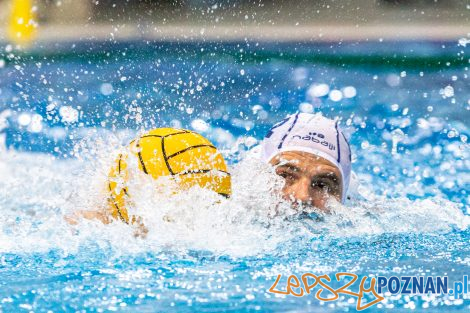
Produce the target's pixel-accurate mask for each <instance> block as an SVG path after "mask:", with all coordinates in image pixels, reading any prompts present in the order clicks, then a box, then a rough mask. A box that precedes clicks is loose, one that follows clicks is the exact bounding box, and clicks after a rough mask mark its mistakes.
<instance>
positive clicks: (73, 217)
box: [64, 210, 148, 238]
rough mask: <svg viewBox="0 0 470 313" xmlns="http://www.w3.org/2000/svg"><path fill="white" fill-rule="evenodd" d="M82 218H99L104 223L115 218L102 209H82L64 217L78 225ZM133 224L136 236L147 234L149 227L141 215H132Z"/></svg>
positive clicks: (68, 221) (72, 223)
mask: <svg viewBox="0 0 470 313" xmlns="http://www.w3.org/2000/svg"><path fill="white" fill-rule="evenodd" d="M80 218H85V219H87V220H99V221H100V222H102V223H103V224H109V223H111V222H112V221H113V220H114V218H113V217H112V215H111V214H110V212H109V211H107V210H101V211H92V210H81V211H77V212H74V213H73V214H70V215H66V216H65V217H64V219H65V220H66V221H67V223H69V224H70V225H77V224H78V222H79V219H80ZM131 224H132V225H133V226H135V233H134V236H135V237H142V238H145V237H146V236H147V233H148V229H147V227H146V226H145V225H144V223H143V222H142V218H141V217H136V216H132V222H131Z"/></svg>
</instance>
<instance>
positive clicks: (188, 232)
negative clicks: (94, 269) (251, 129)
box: [0, 140, 470, 257]
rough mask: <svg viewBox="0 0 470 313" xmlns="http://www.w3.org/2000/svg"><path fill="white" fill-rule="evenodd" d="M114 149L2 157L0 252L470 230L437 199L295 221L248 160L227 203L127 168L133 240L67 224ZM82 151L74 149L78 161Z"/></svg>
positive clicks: (229, 246) (265, 247) (265, 175)
mask: <svg viewBox="0 0 470 313" xmlns="http://www.w3.org/2000/svg"><path fill="white" fill-rule="evenodd" d="M115 143H116V144H112V145H109V141H107V144H106V145H104V144H103V145H102V146H103V147H105V146H106V148H100V147H98V148H97V144H96V143H94V147H95V148H94V151H93V152H91V150H89V149H88V150H87V153H89V155H88V156H84V155H82V156H81V157H79V158H78V159H68V160H58V159H55V158H53V157H51V156H48V155H40V154H30V153H17V152H12V151H6V152H3V153H2V155H1V157H0V171H1V172H2V173H4V175H3V179H2V180H1V181H0V194H1V197H0V210H1V212H2V216H3V219H2V221H1V222H0V243H1V244H0V252H3V253H6V252H11V253H29V252H44V251H48V250H54V249H58V250H60V251H62V253H64V254H65V255H66V254H69V253H76V252H77V251H78V250H79V249H80V248H81V247H83V246H87V245H95V246H97V247H99V248H102V249H111V250H112V251H113V253H114V254H132V253H141V252H148V251H151V252H161V251H170V252H174V253H183V254H185V253H188V251H191V250H199V251H208V252H210V253H213V254H215V255H230V256H234V257H241V256H249V255H259V254H264V253H276V251H277V249H279V247H280V246H285V244H286V243H288V242H289V241H292V240H297V241H298V240H306V242H308V241H312V240H313V241H315V240H316V238H320V237H321V238H323V239H324V238H325V236H326V237H331V238H334V237H338V236H341V237H344V236H361V235H380V234H383V233H400V232H404V233H408V232H417V233H423V232H424V233H427V232H430V233H433V232H449V231H452V230H453V229H461V230H462V229H466V228H468V227H469V225H470V217H468V216H466V215H464V214H463V213H462V211H461V209H460V208H459V206H458V205H457V204H456V203H453V202H450V201H447V200H445V199H439V198H428V199H418V200H410V199H407V198H395V199H390V198H386V197H382V196H376V195H371V194H369V195H367V198H363V197H359V198H357V199H353V200H352V201H350V202H349V203H347V204H346V206H343V205H341V204H339V203H332V204H331V209H332V214H328V215H325V214H321V213H319V214H318V215H317V217H318V218H316V219H309V218H303V219H300V218H296V215H295V210H294V209H292V208H291V207H290V206H289V205H288V204H287V203H285V202H284V201H283V200H282V199H281V197H280V196H279V192H278V191H279V190H280V188H281V187H282V180H281V179H280V178H279V177H278V176H276V175H275V174H274V171H273V169H272V168H270V167H269V166H267V165H265V164H263V163H261V162H259V161H258V160H256V159H246V160H243V161H241V162H239V163H237V164H235V165H233V166H232V167H231V169H230V170H231V172H232V179H233V181H232V183H233V195H232V197H231V198H229V199H226V198H223V197H221V196H219V195H217V194H215V193H213V192H211V191H207V190H203V189H201V188H196V187H194V188H192V189H190V190H188V191H187V192H182V193H177V194H175V193H174V192H172V189H171V188H166V187H164V188H162V186H170V185H171V183H170V182H168V181H165V179H163V180H159V181H153V180H152V179H150V178H149V176H147V175H144V174H142V173H140V172H139V171H138V170H137V169H136V168H137V167H136V165H132V162H131V165H130V167H131V169H132V167H133V166H134V171H135V175H134V176H135V177H134V179H132V181H130V182H129V191H130V194H131V195H132V199H133V201H134V206H133V207H132V208H130V213H132V214H136V215H138V216H141V217H142V218H143V220H144V223H145V225H146V227H147V228H148V230H149V232H148V234H147V236H146V238H135V237H134V232H135V230H134V229H133V228H132V227H129V226H128V225H125V224H124V223H121V222H117V221H116V222H113V223H111V224H109V225H104V224H102V223H100V222H99V221H97V220H81V221H80V223H79V224H78V225H75V226H71V225H69V224H68V223H67V222H65V220H64V216H65V215H67V214H70V213H73V212H76V211H79V210H99V209H102V208H103V207H104V206H105V205H106V200H105V199H106V188H105V186H106V184H105V182H106V174H107V171H108V169H109V166H110V164H111V163H112V162H113V157H112V156H113V155H115V148H116V146H118V144H117V143H118V140H116V141H115ZM98 146H99V145H98ZM85 150H86V149H82V150H80V149H79V151H77V155H80V153H79V152H80V151H82V152H83V151H85ZM90 155H93V157H90ZM166 183H168V184H166ZM364 188H365V189H367V186H362V189H364Z"/></svg>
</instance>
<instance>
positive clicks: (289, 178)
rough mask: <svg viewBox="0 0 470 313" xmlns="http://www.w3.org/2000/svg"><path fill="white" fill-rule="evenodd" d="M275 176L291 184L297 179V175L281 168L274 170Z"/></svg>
mask: <svg viewBox="0 0 470 313" xmlns="http://www.w3.org/2000/svg"><path fill="white" fill-rule="evenodd" d="M276 174H277V175H279V176H281V177H282V178H284V179H285V180H286V182H292V181H294V180H296V178H297V175H296V174H295V173H294V172H292V171H290V170H286V169H281V168H278V169H277V170H276Z"/></svg>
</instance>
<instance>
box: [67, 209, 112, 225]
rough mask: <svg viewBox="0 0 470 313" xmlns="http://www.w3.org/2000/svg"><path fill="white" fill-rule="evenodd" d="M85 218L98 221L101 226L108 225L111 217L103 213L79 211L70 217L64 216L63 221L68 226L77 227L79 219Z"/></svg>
mask: <svg viewBox="0 0 470 313" xmlns="http://www.w3.org/2000/svg"><path fill="white" fill-rule="evenodd" d="M81 218H85V219H87V220H95V219H96V220H99V221H100V222H102V223H103V224H109V223H111V215H110V214H109V213H108V212H107V211H105V210H101V211H93V210H81V211H77V212H74V213H72V214H70V215H66V216H65V217H64V219H65V220H66V221H67V223H69V224H70V225H77V224H78V221H79V219H81Z"/></svg>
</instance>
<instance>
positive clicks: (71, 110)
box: [0, 42, 470, 312]
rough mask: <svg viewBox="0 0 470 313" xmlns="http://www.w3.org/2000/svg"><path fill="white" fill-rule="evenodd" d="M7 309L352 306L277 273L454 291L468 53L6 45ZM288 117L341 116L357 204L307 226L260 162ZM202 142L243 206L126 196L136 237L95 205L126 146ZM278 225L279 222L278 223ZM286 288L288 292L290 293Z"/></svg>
mask: <svg viewBox="0 0 470 313" xmlns="http://www.w3.org/2000/svg"><path fill="white" fill-rule="evenodd" d="M0 49H1V52H0V173H1V174H0V176H1V179H0V211H1V216H2V218H1V219H0V275H1V278H2V279H1V280H0V311H1V310H3V311H5V312H16V311H20V310H24V311H36V312H47V311H49V310H50V311H78V310H87V311H98V312H101V311H108V310H113V311H143V312H155V311H157V312H169V311H175V312H176V311H177V312H189V311H199V312H218V311H278V312H308V311H311V312H319V311H338V312H342V311H351V310H354V309H355V306H356V304H355V300H354V299H353V298H352V297H349V296H344V295H343V296H340V299H339V300H337V301H334V302H322V301H319V300H317V299H315V298H314V296H313V295H312V294H311V295H306V296H304V297H299V298H298V297H293V296H283V295H274V294H272V293H269V292H268V289H269V288H270V287H271V285H272V284H273V283H274V281H275V279H276V277H277V275H278V274H282V275H283V277H286V276H287V275H290V274H297V275H298V276H300V275H302V274H303V273H306V272H311V273H316V274H318V275H321V274H330V275H331V277H333V275H334V274H335V273H337V272H352V273H356V274H358V275H382V276H393V275H396V276H404V275H407V276H415V275H435V276H449V281H450V282H453V281H455V280H461V279H462V276H463V275H468V274H469V269H470V248H469V244H468V243H469V241H470V217H469V214H470V212H469V209H468V205H469V202H470V196H469V194H468V190H470V171H469V169H470V159H469V155H470V151H469V147H468V136H469V133H470V131H469V121H470V87H469V86H470V84H469V78H468V74H469V71H468V66H469V62H468V60H469V58H468V53H469V51H468V49H469V48H468V47H464V46H459V44H458V42H447V43H421V42H419V43H415V42H402V43H342V44H316V45H314V44H283V45H271V44H261V43H247V42H244V43H239V44H212V43H204V44H202V43H191V44H175V43H148V44H145V43H132V42H131V43H119V44H108V43H106V44H105V43H98V42H96V43H88V44H85V43H83V44H61V45H52V44H50V45H46V46H43V47H37V48H35V49H33V50H32V51H30V52H28V53H24V52H22V53H19V52H17V51H14V49H13V48H12V47H11V46H6V45H0ZM297 110H301V111H304V112H318V111H321V112H323V114H324V115H326V116H328V117H331V118H339V119H340V125H341V126H342V127H343V129H344V130H345V132H346V133H347V134H348V136H349V137H350V138H351V139H350V141H351V145H352V150H353V162H354V163H353V170H354V171H355V172H356V174H357V176H358V181H357V182H356V184H355V187H354V188H353V189H355V192H354V194H352V198H351V199H350V200H349V201H348V202H347V203H346V205H345V206H341V205H336V206H335V207H334V214H332V215H329V216H325V217H323V218H322V219H320V220H318V221H315V220H311V219H307V218H299V217H298V216H295V214H292V211H291V210H290V208H289V207H288V206H287V205H286V204H285V203H282V202H280V200H279V198H278V197H277V196H276V194H273V190H276V188H279V186H281V185H282V182H281V181H280V180H279V178H277V177H276V176H275V175H274V174H273V172H272V169H270V168H269V167H267V166H266V165H264V164H261V163H260V162H259V161H257V160H256V159H255V158H252V157H250V156H251V155H252V153H251V152H250V151H249V150H250V149H252V148H253V147H254V146H256V144H257V143H258V142H259V140H260V139H262V137H263V136H264V134H265V132H266V131H267V129H269V127H270V126H271V125H272V124H273V123H275V122H277V121H279V120H280V119H282V118H283V117H284V116H285V115H286V114H290V113H293V112H295V111H297ZM161 126H172V127H184V128H190V129H194V130H196V131H198V132H201V133H202V134H204V135H205V136H207V137H208V138H210V139H211V140H212V141H213V142H214V143H215V144H216V145H217V146H218V147H219V148H220V150H221V151H222V152H223V154H224V155H225V157H226V159H227V160H228V162H229V164H230V170H231V172H232V177H233V181H232V183H233V196H232V197H231V198H230V199H225V198H223V199H220V198H218V196H217V195H214V194H212V193H211V192H208V191H204V190H191V191H189V192H187V193H185V194H176V195H175V194H173V193H171V192H166V193H165V192H163V193H162V192H161V191H159V192H156V191H155V190H156V189H155V188H152V183H153V182H149V180H148V177H145V175H141V176H140V177H138V178H137V179H136V181H135V182H133V183H132V184H133V185H132V186H130V188H133V190H134V193H133V194H134V195H135V199H134V200H135V202H136V206H135V210H136V212H135V213H136V214H139V215H140V216H142V217H143V218H144V220H145V221H147V222H146V224H147V226H148V228H149V233H148V236H147V237H146V238H145V239H142V238H135V237H134V230H133V229H131V228H130V227H128V226H127V225H124V224H121V223H112V224H110V225H102V224H100V223H99V222H97V221H82V222H81V223H79V224H78V225H75V226H70V225H69V224H67V223H66V222H65V220H64V216H65V215H68V214H71V213H73V212H76V211H78V210H90V209H95V208H99V207H101V206H102V205H103V203H104V201H105V200H104V199H105V192H104V190H105V189H104V185H105V184H104V182H105V179H106V174H107V172H108V169H109V166H110V164H111V162H112V160H113V159H114V156H115V155H116V153H117V151H118V149H120V147H121V146H122V145H123V144H126V142H128V141H129V140H130V139H131V138H133V137H134V136H135V135H136V134H138V133H139V132H141V131H143V130H145V129H150V128H154V127H161ZM274 211H277V212H281V213H282V214H280V215H277V216H276V215H275V214H273V212H274ZM284 281H285V280H284ZM469 299H470V295H468V294H467V295H465V296H463V297H460V299H455V298H454V297H453V296H450V295H441V296H405V295H403V296H400V295H397V296H387V297H386V299H385V300H384V301H383V302H381V303H380V304H378V305H377V306H374V307H372V308H369V309H368V311H375V310H377V311H382V310H384V309H388V310H392V309H393V310H394V311H408V310H411V309H423V308H424V309H428V310H430V311H451V310H455V311H462V312H466V311H468V310H469V308H470V302H469V301H468V300H469Z"/></svg>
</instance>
